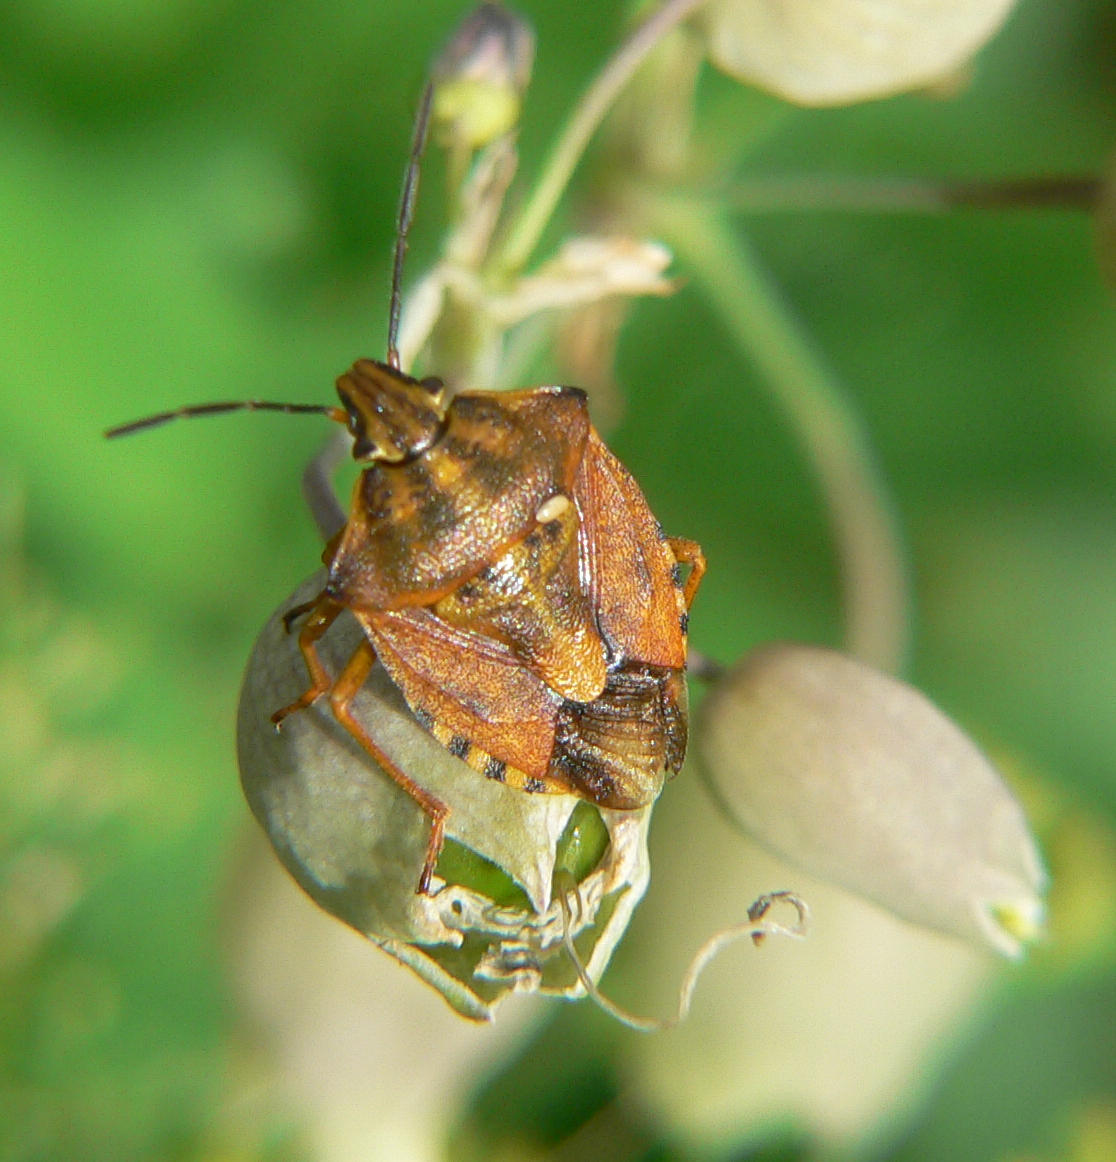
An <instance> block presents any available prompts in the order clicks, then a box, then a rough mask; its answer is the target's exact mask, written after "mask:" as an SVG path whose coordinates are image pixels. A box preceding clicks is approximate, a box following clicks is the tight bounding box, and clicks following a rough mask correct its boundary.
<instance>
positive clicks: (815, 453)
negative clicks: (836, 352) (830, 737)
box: [648, 197, 909, 671]
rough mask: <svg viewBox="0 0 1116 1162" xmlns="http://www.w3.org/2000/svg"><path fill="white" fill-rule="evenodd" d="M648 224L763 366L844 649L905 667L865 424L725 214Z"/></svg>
mask: <svg viewBox="0 0 1116 1162" xmlns="http://www.w3.org/2000/svg"><path fill="white" fill-rule="evenodd" d="M648 208H649V211H650V223H651V225H652V226H653V228H654V229H655V230H656V231H657V233H658V234H659V235H660V236H661V237H663V238H664V240H665V241H666V242H668V243H669V244H670V245H672V246H673V247H674V249H675V252H676V254H677V255H678V257H679V259H680V262H681V264H682V265H684V266H685V267H688V268H689V270H690V271H691V272H692V273H693V275H694V279H695V282H697V284H698V285H699V286H700V287H701V288H702V289H703V290H704V291H705V293H706V294H707V295H708V296H709V298H710V300H711V301H712V304H713V306H714V308H715V309H716V311H717V312H718V314H719V315H720V317H721V319H722V321H723V322H724V324H725V325H726V327H727V328H728V330H729V333H730V335H731V337H732V339H733V340H734V342H735V344H736V346H737V348H738V349H739V351H740V352H741V354H743V355H744V356H745V357H747V358H748V359H750V360H751V361H752V362H753V363H755V364H756V365H757V367H758V368H759V370H760V371H761V372H762V373H763V375H762V378H763V381H764V382H765V384H766V385H767V387H768V389H769V390H770V392H771V394H772V397H773V398H774V400H775V402H776V403H777V404H778V405H779V407H780V408H781V409H782V411H783V412H784V413H785V414H786V416H787V418H788V420H789V421H790V423H791V425H792V427H793V429H794V431H795V433H796V435H797V436H798V438H799V440H800V441H801V443H802V445H803V447H804V448H805V450H806V453H807V455H808V457H809V460H810V463H811V465H812V467H813V469H814V472H815V473H816V475H817V478H818V482H819V484H820V485H821V489H822V493H823V495H824V498H825V502H826V505H827V507H828V511H829V519H830V524H831V526H832V530H833V536H834V541H835V547H836V551H837V555H838V559H839V562H840V568H841V576H842V585H843V598H844V610H845V646H846V648H847V649H848V651H849V652H850V653H851V654H853V655H854V656H856V657H858V658H861V659H862V660H864V661H867V662H870V663H871V664H873V665H875V666H877V667H879V668H881V669H884V670H891V671H894V670H897V669H899V668H901V666H902V663H903V660H904V656H905V653H906V648H907V636H908V632H909V614H908V596H907V580H906V573H905V569H904V564H903V555H902V552H901V549H900V538H899V534H898V530H897V527H896V522H895V519H894V516H893V514H892V509H891V504H890V501H889V499H888V496H887V491H886V488H885V486H884V483H883V481H882V479H881V477H880V474H879V471H878V469H877V468H876V465H875V462H874V458H873V455H872V452H871V448H870V446H869V443H868V439H867V437H866V434H865V432H864V430H863V428H862V427H861V424H860V421H859V419H858V418H857V416H856V414H855V413H854V411H853V409H852V406H851V405H850V403H849V401H848V400H847V398H846V397H845V395H844V392H843V391H842V389H841V387H840V385H839V383H838V382H837V381H836V380H835V378H834V377H833V375H832V373H831V372H830V371H829V369H828V368H827V367H826V366H825V365H824V363H823V362H822V360H821V359H820V358H819V356H818V354H817V353H816V352H815V350H814V349H813V347H812V346H811V344H810V343H809V341H808V339H807V337H806V335H805V334H804V333H803V330H802V328H801V326H800V324H799V322H798V320H797V319H796V318H795V317H794V315H793V313H792V312H791V310H790V308H789V307H788V306H787V304H786V303H785V302H783V300H782V299H781V297H780V295H779V292H778V290H777V288H776V287H775V286H774V285H773V284H772V283H771V281H770V279H769V278H768V277H767V275H766V273H765V272H764V271H763V269H762V268H761V266H760V264H759V262H758V261H757V259H756V257H755V255H754V254H753V253H752V251H751V248H750V246H749V245H748V243H747V240H746V239H745V238H744V237H742V235H741V234H740V232H739V231H737V230H735V229H733V227H732V226H731V225H730V223H729V221H728V219H727V217H726V215H725V212H724V211H723V210H722V209H721V208H720V207H716V206H713V205H710V204H708V203H702V202H697V201H694V200H692V199H685V198H680V197H671V198H668V197H656V198H654V199H653V200H651V201H650V202H649V203H648Z"/></svg>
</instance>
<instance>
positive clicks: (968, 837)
mask: <svg viewBox="0 0 1116 1162" xmlns="http://www.w3.org/2000/svg"><path fill="white" fill-rule="evenodd" d="M697 737H698V738H699V739H700V744H699V745H700V746H701V751H702V758H703V759H704V762H705V764H706V765H707V767H708V769H709V771H710V773H711V774H712V776H713V778H714V780H715V782H716V785H717V788H718V790H719V792H720V794H721V795H722V797H723V799H724V801H725V804H726V806H727V807H728V809H729V810H730V811H731V813H732V814H733V815H734V817H735V818H736V819H737V821H738V822H739V823H740V824H741V825H742V826H743V827H744V828H745V830H747V831H748V833H749V834H750V835H752V836H753V837H754V838H755V839H756V840H757V841H758V842H760V843H762V844H764V845H765V846H767V847H769V848H771V849H772V850H773V851H775V852H777V853H779V854H780V855H782V856H784V857H785V858H787V859H789V860H791V861H792V862H794V863H796V864H799V865H800V866H802V867H803V868H804V869H805V870H806V871H808V872H810V873H811V874H813V875H815V876H819V877H821V878H823V879H827V880H830V881H832V882H833V883H836V884H839V885H841V886H842V887H845V888H848V889H850V890H852V891H855V892H859V893H860V894H861V895H863V896H866V897H867V898H868V899H870V900H874V901H875V902H876V903H878V904H881V905H883V906H884V907H886V908H888V909H889V910H891V911H892V912H894V913H896V914H897V915H899V916H902V917H903V918H904V919H907V920H911V921H913V922H914V923H916V924H921V925H924V926H925V927H929V928H936V929H939V930H941V931H945V932H951V933H954V934H955V935H959V936H963V937H965V938H967V939H969V940H973V941H975V942H977V943H982V944H985V945H990V946H991V947H993V948H995V949H996V950H997V951H999V952H1001V953H1003V954H1004V955H1007V956H1017V955H1019V953H1020V952H1021V950H1022V946H1023V945H1024V944H1025V943H1026V942H1027V941H1028V940H1030V939H1033V938H1034V937H1035V936H1036V935H1037V933H1038V930H1039V928H1040V926H1041V917H1042V898H1041V897H1042V891H1043V888H1044V885H1045V879H1046V876H1045V872H1044V871H1043V868H1042V861H1041V858H1040V856H1039V853H1038V850H1037V848H1036V846H1035V842H1034V840H1033V839H1032V837H1031V834H1030V832H1029V830H1028V828H1027V821H1026V819H1025V818H1024V815H1023V811H1022V809H1021V808H1020V806H1019V804H1018V802H1017V801H1016V799H1015V798H1014V796H1013V795H1012V793H1011V791H1010V790H1009V789H1008V788H1007V786H1006V785H1005V784H1004V782H1003V780H1002V779H1001V778H1000V776H999V774H998V773H997V772H996V770H995V768H994V767H993V766H992V764H991V763H990V762H989V761H988V759H987V758H985V756H984V755H983V754H981V752H980V751H979V750H978V749H977V747H976V746H975V745H974V743H973V742H972V741H971V740H970V739H969V738H968V737H967V736H966V735H965V734H964V733H963V732H962V731H961V730H960V729H959V728H958V727H957V726H955V725H954V724H953V723H952V722H951V721H950V720H949V719H948V718H946V716H945V715H944V714H942V712H941V711H940V710H938V709H937V708H936V707H935V706H934V705H933V704H932V703H930V702H929V701H928V700H927V699H926V698H925V697H923V695H921V694H920V693H918V691H916V690H913V689H912V688H911V687H909V686H906V685H904V684H903V683H902V682H899V681H896V680H895V679H894V678H891V677H888V676H887V675H886V674H881V673H879V672H878V671H876V670H873V669H871V668H870V667H868V666H865V665H862V664H861V663H859V662H857V661H854V660H853V659H852V658H848V657H845V656H844V655H842V654H839V653H836V652H834V651H832V650H823V649H816V648H811V647H808V646H798V645H776V646H769V647H766V648H764V649H760V650H756V651H754V652H753V653H751V654H749V655H748V656H747V657H745V658H744V659H743V661H742V662H741V663H739V664H738V665H737V666H736V667H735V669H734V670H733V671H732V672H731V673H730V674H729V675H728V676H727V677H726V678H725V680H724V681H723V682H722V683H721V684H720V686H719V687H718V689H717V690H716V692H715V693H714V694H713V695H712V696H711V697H710V698H709V699H707V701H706V704H705V706H704V707H703V715H702V727H701V730H700V732H699V733H698V735H697Z"/></svg>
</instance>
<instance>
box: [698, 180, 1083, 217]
mask: <svg viewBox="0 0 1116 1162" xmlns="http://www.w3.org/2000/svg"><path fill="white" fill-rule="evenodd" d="M1102 188H1103V182H1102V181H1101V179H1100V178H1097V177H1080V176H1068V177H1040V178H994V179H972V180H961V179H932V178H910V179H902V178H865V177H841V176H837V175H834V176H828V177H827V176H825V175H822V174H811V175H810V176H808V177H796V176H786V177H753V178H747V179H743V180H740V181H736V182H732V183H730V184H729V185H727V186H726V187H725V188H724V189H721V190H718V191H717V193H716V195H715V196H716V197H717V198H718V199H719V200H720V201H722V202H727V203H728V205H730V206H731V207H732V208H733V209H734V210H740V211H742V212H743V213H749V214H756V213H779V212H787V211H789V212H791V213H800V212H801V211H803V210H842V211H853V212H864V213H872V214H880V213H884V214H910V213H924V214H934V213H947V212H950V211H953V210H959V209H965V210H1001V211H1002V210H1047V209H1049V210H1078V211H1085V212H1090V211H1092V210H1093V209H1094V208H1095V206H1096V204H1097V201H1098V200H1099V198H1100V195H1101V191H1102Z"/></svg>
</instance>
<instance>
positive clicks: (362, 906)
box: [237, 574, 651, 1020]
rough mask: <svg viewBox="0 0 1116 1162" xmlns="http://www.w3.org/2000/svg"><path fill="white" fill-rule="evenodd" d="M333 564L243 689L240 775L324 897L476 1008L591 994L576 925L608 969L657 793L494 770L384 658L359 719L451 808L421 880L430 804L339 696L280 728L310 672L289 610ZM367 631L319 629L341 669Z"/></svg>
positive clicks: (300, 872)
mask: <svg viewBox="0 0 1116 1162" xmlns="http://www.w3.org/2000/svg"><path fill="white" fill-rule="evenodd" d="M324 580H325V577H324V574H318V575H316V576H315V577H313V578H311V579H310V580H309V581H307V582H306V583H305V584H304V585H303V586H301V587H300V588H299V589H298V591H297V592H296V593H294V594H293V595H292V596H291V599H290V601H289V602H285V603H284V605H283V607H282V608H281V609H280V610H278V611H277V612H276V614H275V615H274V616H273V617H272V618H271V619H270V620H269V622H268V623H267V625H266V626H265V627H264V630H263V632H262V633H261V635H260V638H259V640H258V641H257V643H256V646H255V649H254V650H253V653H252V657H251V659H250V661H249V663H248V668H247V672H246V674H245V679H244V685H243V688H242V691H241V699H240V710H239V717H238V727H237V738H238V755H239V763H240V773H241V783H242V785H243V788H244V793H245V795H246V797H247V799H248V802H249V804H250V806H251V808H252V811H253V813H254V814H255V816H256V818H257V819H258V820H259V821H260V823H261V824H262V825H263V827H264V830H265V831H266V832H267V835H268V838H269V839H270V841H271V844H272V846H273V847H274V849H275V851H276V854H277V855H278V856H279V858H280V860H282V862H283V864H284V865H285V866H286V868H287V870H288V871H289V872H290V873H291V875H292V876H293V877H294V878H295V880H297V882H298V883H299V884H300V885H301V887H302V888H303V889H304V890H305V891H306V892H307V894H308V895H310V896H311V897H312V898H313V899H314V900H315V901H316V902H317V903H318V904H319V905H320V906H321V907H322V908H324V909H325V910H326V911H327V912H330V913H331V914H332V915H334V916H336V917H337V918H338V919H340V920H343V921H344V922H345V923H346V924H348V925H349V926H350V927H352V928H354V929H356V931H358V932H360V933H362V934H363V935H364V936H366V937H367V938H368V939H369V940H371V941H372V942H373V943H375V944H377V945H379V946H380V947H381V948H383V949H384V950H385V951H386V952H388V953H390V954H391V955H392V956H394V957H395V958H396V959H398V960H400V961H402V962H403V963H404V964H407V965H408V966H409V967H410V968H412V969H413V970H414V971H415V972H416V973H417V974H418V975H419V976H420V977H421V978H422V979H423V980H425V981H427V982H428V983H429V984H431V985H432V986H433V987H434V988H436V989H437V990H438V991H440V992H441V993H442V995H443V996H444V997H445V999H446V1000H447V1001H448V1002H449V1004H450V1005H451V1006H453V1008H455V1009H456V1010H457V1011H458V1012H460V1013H462V1014H463V1015H464V1016H467V1017H470V1018H472V1019H474V1020H489V1019H491V1017H492V1016H493V1011H494V1008H495V1006H496V1004H497V1003H498V1002H499V1001H500V1000H501V999H502V998H503V997H504V996H506V995H508V994H509V993H510V992H513V991H522V992H536V991H537V992H542V993H550V994H555V995H559V996H567V997H574V996H580V995H582V993H583V991H584V990H583V987H582V985H581V983H580V981H579V980H578V976H577V970H576V968H575V966H574V965H573V963H572V962H571V961H570V959H569V956H568V954H567V952H566V951H565V949H564V946H563V935H564V928H565V925H566V924H569V925H570V926H571V928H572V931H573V934H574V939H575V944H576V947H577V949H578V952H579V954H580V956H581V959H582V961H583V963H584V964H585V966H586V968H587V970H588V972H589V975H590V976H591V977H592V978H593V979H597V978H598V977H599V976H600V974H601V973H602V972H603V971H604V968H605V966H606V965H607V963H608V960H609V957H610V956H611V954H612V951H613V949H614V948H615V947H616V944H617V942H618V941H619V940H620V938H621V936H622V935H623V933H624V931H625V929H626V928H627V924H628V920H629V919H630V917H631V914H632V912H633V910H634V909H635V906H636V905H637V904H638V902H639V900H640V899H641V898H642V896H643V894H644V892H645V890H646V888H647V883H648V878H649V874H650V873H649V864H648V858H647V829H648V825H649V822H650V814H651V809H650V808H644V809H642V810H639V811H626V812H618V811H605V810H601V809H598V808H597V807H596V806H594V805H592V804H589V803H586V802H584V801H583V800H581V799H578V798H576V797H574V796H570V795H531V794H527V793H525V792H523V791H517V790H513V789H511V788H509V787H506V786H503V785H501V784H498V783H494V782H490V781H488V780H486V779H485V778H484V777H483V775H480V774H478V773H477V772H476V771H474V770H472V769H471V768H470V767H468V766H466V765H465V763H464V762H462V761H461V760H460V759H458V758H455V757H454V756H453V755H451V754H450V753H449V752H448V751H447V750H446V749H445V748H444V747H442V746H441V745H440V744H439V743H438V742H437V741H436V740H435V739H434V738H433V737H432V736H431V735H430V734H429V733H428V732H427V731H426V730H424V729H423V728H422V727H421V726H420V725H419V724H418V722H417V721H416V720H415V719H414V717H413V716H412V714H411V713H410V711H409V710H408V708H407V706H406V704H405V702H404V701H403V698H402V695H401V694H400V693H399V691H398V689H397V688H396V687H395V686H394V684H393V683H392V682H391V681H390V679H389V678H388V677H387V675H386V673H384V671H383V670H382V669H381V668H380V667H376V669H375V670H374V672H373V674H372V676H371V677H370V678H369V680H368V681H367V682H366V683H365V685H364V687H363V688H362V689H361V690H360V692H359V693H358V695H357V698H356V700H355V702H354V704H353V710H354V713H355V714H356V717H357V719H358V720H359V721H360V722H361V724H362V725H363V726H364V727H365V729H366V730H367V731H368V732H369V734H370V735H371V736H372V737H373V738H374V739H375V740H376V741H377V743H378V744H379V745H380V746H381V747H382V748H383V749H384V751H385V752H386V753H387V754H388V755H390V757H391V758H392V759H393V760H394V761H395V762H396V763H397V764H398V765H399V766H400V767H401V768H402V769H403V770H405V771H407V772H408V773H409V774H410V775H411V777H412V778H414V779H415V780H416V781H417V782H419V783H420V784H421V785H422V786H423V787H425V788H426V789H428V790H429V791H431V792H432V793H433V794H435V795H437V796H438V797H439V798H440V799H442V800H443V801H444V802H445V803H446V804H447V805H448V806H449V808H450V815H449V818H448V820H447V824H446V837H447V842H446V846H445V849H444V851H443V853H442V857H441V859H440V860H439V863H438V869H437V873H436V878H435V885H434V886H435V888H436V889H437V890H436V891H435V892H434V894H433V895H429V896H427V895H421V894H419V893H418V892H417V891H416V888H417V885H418V879H419V873H420V871H421V869H422V865H423V860H424V858H425V852H426V844H427V837H428V835H429V828H430V824H429V820H428V819H427V818H426V816H425V815H424V814H423V812H422V810H421V808H420V807H419V806H418V805H417V804H416V803H415V802H414V801H413V800H412V799H411V798H410V797H409V796H408V795H407V794H406V793H405V792H404V791H402V790H401V789H400V788H399V787H398V786H396V784H395V783H393V782H392V781H391V779H390V778H389V777H388V776H387V775H386V774H385V773H384V772H383V771H382V770H380V769H379V768H378V767H376V766H375V764H374V763H373V762H372V761H371V759H370V758H369V756H368V755H367V754H366V753H365V752H364V751H363V750H362V749H361V748H360V747H359V745H358V744H357V743H356V742H355V741H354V740H353V739H352V738H351V737H350V736H349V735H348V734H347V732H346V731H345V730H344V728H343V727H342V726H341V725H340V724H339V723H338V722H337V721H336V720H335V719H334V717H333V715H332V713H331V711H330V707H329V701H328V698H321V699H319V701H318V702H317V703H316V704H315V705H313V706H311V707H308V708H306V709H304V710H301V711H298V712H296V713H294V714H291V715H290V716H288V717H287V718H286V719H285V720H284V721H283V726H282V729H281V730H277V729H276V728H275V726H273V725H272V723H271V717H270V716H271V714H272V713H273V712H274V711H275V710H277V709H279V708H280V707H283V706H286V705H289V704H290V703H291V702H292V701H293V700H294V699H295V698H297V697H298V695H299V694H301V692H302V691H303V690H304V689H305V688H306V686H307V684H308V678H307V673H306V666H305V663H304V662H303V659H302V656H301V654H300V652H299V649H298V643H297V631H296V632H295V633H288V632H286V630H285V629H284V627H283V623H282V614H283V612H284V611H285V610H287V609H290V608H292V607H293V606H295V605H297V604H299V603H301V602H304V601H307V600H310V599H312V598H313V597H314V596H316V595H317V593H318V592H319V591H320V590H321V588H322V585H323V584H324ZM360 633H361V631H360V629H359V627H358V626H357V624H356V622H355V621H354V620H353V619H352V618H350V617H348V615H343V617H342V618H341V619H340V620H339V621H338V622H337V623H336V624H335V625H334V626H333V627H331V629H330V632H329V633H328V634H327V636H326V637H325V639H323V641H322V642H321V643H320V644H319V649H320V653H321V656H322V658H323V660H324V662H325V664H326V666H327V668H328V669H329V671H330V673H333V674H337V673H339V672H340V670H341V668H342V667H343V666H344V664H345V662H346V661H347V660H348V658H349V657H350V655H351V654H352V652H353V649H354V648H355V646H356V645H357V643H358V642H359V640H360ZM463 664H467V659H463ZM564 893H569V896H568V898H567V899H565V900H564V899H563V894H564ZM564 904H565V908H564V907H563V905H564Z"/></svg>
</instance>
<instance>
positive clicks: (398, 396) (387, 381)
mask: <svg viewBox="0 0 1116 1162" xmlns="http://www.w3.org/2000/svg"><path fill="white" fill-rule="evenodd" d="M337 394H338V395H339V396H340V397H341V403H342V404H343V405H344V407H345V412H346V414H347V415H348V427H349V432H350V434H351V435H352V437H353V459H354V460H357V461H360V462H364V461H369V460H383V461H386V462H387V463H389V464H399V463H401V462H402V461H404V460H409V459H411V458H412V457H413V456H418V455H421V454H422V453H423V452H425V451H426V449H427V448H429V447H430V445H431V444H433V443H434V441H435V440H437V438H438V436H439V435H440V434H441V431H442V425H443V423H444V421H445V418H446V389H445V385H444V384H443V383H442V381H441V380H440V379H433V378H431V379H412V378H411V377H410V376H409V375H404V374H403V372H401V371H397V370H396V369H395V368H393V367H389V366H388V365H387V364H386V363H379V362H377V361H376V360H374V359H358V360H357V361H356V363H354V364H353V366H352V369H351V370H349V371H346V372H345V374H344V375H342V376H341V378H340V379H338V381H337Z"/></svg>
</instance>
